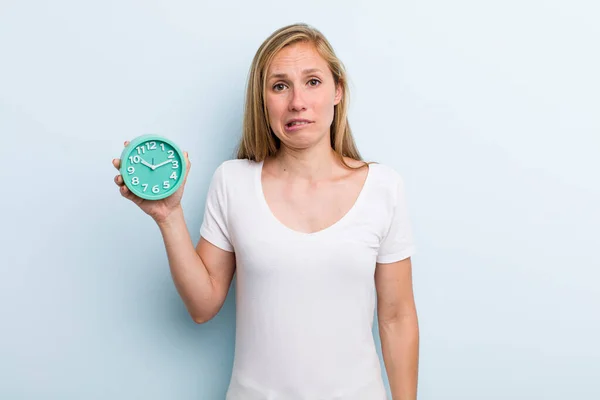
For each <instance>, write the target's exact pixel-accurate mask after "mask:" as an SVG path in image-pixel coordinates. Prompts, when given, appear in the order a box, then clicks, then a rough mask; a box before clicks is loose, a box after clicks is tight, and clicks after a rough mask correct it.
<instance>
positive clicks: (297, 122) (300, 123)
mask: <svg viewBox="0 0 600 400" xmlns="http://www.w3.org/2000/svg"><path fill="white" fill-rule="evenodd" d="M306 124H307V122H304V121H303V122H300V121H294V122H292V123H290V126H294V125H306Z"/></svg>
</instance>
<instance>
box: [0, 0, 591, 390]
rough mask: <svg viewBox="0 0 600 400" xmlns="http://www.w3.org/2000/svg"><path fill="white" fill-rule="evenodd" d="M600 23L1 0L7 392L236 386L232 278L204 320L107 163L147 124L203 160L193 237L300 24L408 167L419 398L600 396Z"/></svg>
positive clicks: (542, 5) (192, 209) (241, 5)
mask: <svg viewBox="0 0 600 400" xmlns="http://www.w3.org/2000/svg"><path fill="white" fill-rule="evenodd" d="M599 19H600V5H598V3H597V2H594V1H592V0H589V1H584V0H572V1H570V2H566V1H542V0H538V1H535V0H518V1H517V0H506V1H502V2H489V1H475V0H471V1H469V0H456V1H452V2H450V1H443V0H424V1H412V0H411V1H400V2H393V1H385V0H370V1H357V0H345V1H337V0H336V1H317V0H306V1H303V2H282V1H267V0H254V1H251V2H245V1H230V0H221V1H210V2H202V1H189V0H170V1H166V0H153V1H132V0H120V1H115V0H105V1H85V2H82V1H74V0H70V1H69V0H57V1H53V2H48V1H41V0H30V1H16V0H12V1H10V0H9V1H7V0H4V1H2V3H1V4H0V137H1V141H0V153H1V157H0V162H1V166H0V182H1V183H2V184H1V186H0V193H1V195H2V196H1V197H0V201H1V206H2V207H1V210H2V213H3V215H2V216H1V218H0V225H1V227H2V230H1V231H0V233H1V235H2V237H1V241H0V246H1V247H0V266H1V267H0V325H1V329H0V398H2V399H6V400H13V399H15V400H17V399H44V400H50V399H60V400H71V399H77V400H81V399H103V400H104V399H115V400H116V399H127V400H129V399H146V400H151V399H152V400H154V399H178V400H184V399H201V400H219V399H223V397H224V393H225V390H226V387H227V383H228V380H229V377H230V371H231V367H232V360H233V341H234V332H235V321H234V316H235V304H234V301H233V295H234V288H232V291H231V292H230V296H229V297H228V299H227V302H226V304H225V305H224V307H223V309H222V311H221V312H220V313H219V314H218V316H217V317H216V318H214V320H212V321H210V322H209V323H207V324H204V325H197V324H195V323H194V322H193V321H192V320H191V318H190V317H189V316H188V314H187V313H186V311H185V308H184V306H183V304H182V302H181V300H180V299H179V297H178V295H177V292H176V291H175V288H174V286H173V283H172V281H171V277H170V273H169V269H168V265H167V261H166V256H165V252H164V248H163V243H162V239H161V237H160V233H159V231H158V229H157V228H156V226H155V224H154V223H153V221H152V220H151V219H150V218H149V217H148V216H147V215H145V214H144V213H143V212H141V211H140V210H139V209H138V208H137V207H135V206H134V205H133V204H132V203H130V202H128V201H127V200H125V199H123V198H122V197H121V196H120V195H119V193H118V191H117V188H116V186H115V185H114V183H113V178H114V176H115V174H116V170H115V169H114V168H113V167H112V165H111V159H112V158H113V157H118V156H119V155H120V152H121V150H122V146H123V141H124V140H126V139H131V138H133V137H135V136H137V135H140V134H144V133H158V134H162V135H165V136H167V137H169V138H171V139H172V140H174V141H176V142H177V143H179V144H180V145H181V147H183V148H184V150H186V151H188V152H189V154H190V159H191V160H192V163H193V166H192V170H191V172H190V175H189V179H188V183H187V187H186V192H185V195H184V199H183V205H184V210H185V216H186V221H187V224H188V228H189V231H190V234H191V236H192V239H193V241H194V242H196V241H197V240H198V237H199V233H198V231H199V228H200V224H201V222H202V221H201V219H202V212H203V207H204V201H205V194H206V190H207V187H208V183H209V179H210V177H211V175H212V173H213V171H214V169H215V168H216V167H217V165H218V164H219V163H221V162H222V161H223V160H226V159H229V158H232V156H233V151H234V149H235V146H236V144H237V140H238V138H239V135H240V128H241V116H242V107H243V99H244V89H245V84H246V77H247V73H248V68H249V66H250V62H251V59H252V57H253V56H254V52H255V51H256V49H257V48H258V46H259V45H260V43H261V42H262V41H263V40H264V39H265V38H266V37H267V36H268V35H269V34H270V33H271V32H272V31H274V30H275V29H277V28H279V27H281V26H283V25H286V24H288V23H293V22H307V23H309V24H311V25H313V26H315V27H317V28H318V29H320V30H321V31H322V32H323V33H324V34H325V35H326V36H327V37H328V38H329V40H330V41H331V43H332V44H333V46H334V48H335V50H336V51H337V53H338V55H339V56H340V57H341V59H342V60H343V62H344V63H345V65H346V67H347V70H348V73H349V77H350V85H351V108H350V122H351V126H352V128H353V129H354V133H355V136H356V140H357V142H358V145H359V148H360V150H361V152H362V154H363V155H364V157H365V158H366V159H368V160H373V161H378V162H381V163H386V164H389V165H391V166H393V167H394V168H396V169H397V170H398V171H399V172H400V173H401V174H402V175H403V177H404V178H405V180H406V184H407V191H408V196H409V204H410V210H411V217H412V220H413V223H414V229H415V236H416V239H417V245H418V254H417V255H415V257H414V258H413V263H414V285H415V296H416V300H417V306H418V311H419V317H420V324H421V359H420V378H419V384H420V387H419V399H422V400H500V399H502V400H506V399H511V400H532V399H543V400H555V399H556V400H559V399H560V400H564V399H577V400H593V399H598V398H600V385H599V383H598V376H599V375H600V346H599V344H598V339H599V338H600V313H599V308H600V294H599V290H598V282H599V280H600V272H599V268H600V258H599V256H598V252H599V251H600V211H599V208H600V179H599V177H598V175H599V172H600V117H599V115H600V114H599V112H598V110H599V109H600V96H599V95H598V93H600V78H599V74H598V71H600V51H598V50H599V47H598V43H599V42H600V24H598V20H599ZM373 332H374V334H375V336H376V337H377V335H378V332H377V328H376V326H374V331H373ZM340 334H342V335H343V332H340ZM377 343H378V345H379V340H378V338H377ZM379 351H380V350H379ZM365 400H368V399H365Z"/></svg>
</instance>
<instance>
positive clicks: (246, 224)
mask: <svg viewBox="0 0 600 400" xmlns="http://www.w3.org/2000/svg"><path fill="white" fill-rule="evenodd" d="M262 165H263V163H262V162H254V161H250V160H229V161H225V162H224V163H222V164H221V165H220V166H219V167H218V168H217V169H216V171H215V173H214V175H213V178H212V181H211V184H210V187H209V190H208V195H207V200H206V209H205V214H204V220H203V223H202V227H201V229H200V233H201V235H202V236H203V237H204V238H205V239H206V240H208V241H209V242H211V243H213V244H214V245H216V246H218V247H220V248H222V249H224V250H227V251H235V253H236V263H237V267H236V268H237V269H236V274H237V278H236V280H237V283H236V307H237V308H236V340H235V358H234V365H233V371H232V376H231V380H230V383H229V389H228V391H227V397H226V399H227V400H334V399H335V400H385V399H386V392H385V389H384V385H383V380H382V376H381V369H380V361H379V357H378V355H377V352H376V347H375V343H374V338H373V332H372V327H373V321H374V311H375V302H376V292H375V282H374V272H375V264H376V262H381V263H389V262H394V261H398V260H402V259H404V258H407V257H409V256H411V255H412V254H413V253H414V251H415V246H414V243H413V236H412V232H411V228H410V223H409V217H408V212H407V204H406V199H405V191H404V185H403V180H402V178H401V176H400V175H399V174H398V173H396V172H395V171H394V170H393V169H391V168H390V167H386V166H384V165H381V164H371V165H370V166H369V173H368V176H367V178H366V181H365V183H364V187H363V189H362V191H361V193H360V194H359V196H358V199H357V201H356V203H355V204H354V206H353V207H352V209H351V210H350V211H349V212H348V213H347V214H346V215H345V216H344V217H343V218H341V219H340V220H339V221H338V222H337V223H335V224H334V225H332V226H330V227H328V228H326V229H323V230H321V231H319V232H316V233H312V234H309V233H301V232H298V231H294V230H292V229H290V228H288V227H286V226H285V225H283V224H282V223H281V222H280V221H279V220H278V219H277V218H276V217H275V216H274V215H273V214H272V213H271V211H270V209H269V206H268V204H267V202H266V200H265V197H264V196H263V191H262V184H261V172H262Z"/></svg>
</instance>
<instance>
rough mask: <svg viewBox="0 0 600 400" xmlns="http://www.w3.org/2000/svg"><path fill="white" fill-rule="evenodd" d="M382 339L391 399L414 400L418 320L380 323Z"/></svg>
mask: <svg viewBox="0 0 600 400" xmlns="http://www.w3.org/2000/svg"><path fill="white" fill-rule="evenodd" d="M379 335H380V338H381V350H382V353H383V358H384V363H385V368H386V371H387V376H388V381H389V383H390V389H391V392H392V399H393V400H415V399H416V398H417V380H418V364H419V325H418V320H417V316H416V315H415V314H413V315H410V316H405V317H399V318H398V319H395V320H393V321H384V322H379Z"/></svg>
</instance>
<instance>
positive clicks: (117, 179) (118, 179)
mask: <svg viewBox="0 0 600 400" xmlns="http://www.w3.org/2000/svg"><path fill="white" fill-rule="evenodd" d="M115 183H116V184H117V185H119V186H122V185H123V183H125V182H124V181H123V177H122V176H121V175H120V174H119V175H116V176H115Z"/></svg>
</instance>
